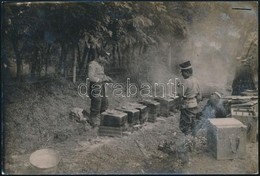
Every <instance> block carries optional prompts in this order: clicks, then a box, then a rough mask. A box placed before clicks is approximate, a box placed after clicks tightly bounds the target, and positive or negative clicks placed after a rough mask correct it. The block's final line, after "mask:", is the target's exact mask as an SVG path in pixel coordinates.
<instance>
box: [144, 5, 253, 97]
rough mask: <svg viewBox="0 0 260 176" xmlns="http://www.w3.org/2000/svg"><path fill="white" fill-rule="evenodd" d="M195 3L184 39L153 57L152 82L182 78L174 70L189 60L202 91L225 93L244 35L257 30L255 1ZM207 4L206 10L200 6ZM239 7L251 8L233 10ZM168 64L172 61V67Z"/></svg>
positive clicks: (235, 66)
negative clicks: (194, 12) (162, 54)
mask: <svg viewBox="0 0 260 176" xmlns="http://www.w3.org/2000/svg"><path fill="white" fill-rule="evenodd" d="M194 3H196V7H198V9H197V12H196V14H194V16H193V22H192V23H190V24H188V25H187V27H188V36H187V39H185V40H183V41H181V42H182V43H181V44H179V45H178V46H177V45H176V46H172V47H171V48H172V50H171V51H169V49H168V46H167V44H166V45H165V46H162V47H163V50H165V52H166V54H165V55H164V56H161V57H159V56H158V58H154V59H152V62H151V63H150V66H151V68H152V69H151V70H150V73H149V74H150V76H151V77H152V80H153V81H154V82H158V80H160V81H166V80H169V78H172V77H181V75H180V74H178V71H177V70H176V69H178V64H179V63H181V62H184V61H187V60H190V61H191V63H192V65H193V68H194V70H193V72H194V75H195V76H196V77H197V78H198V80H199V82H200V85H201V87H202V89H203V91H220V92H222V93H224V94H225V93H227V92H228V91H229V92H230V90H231V85H232V82H233V79H234V76H235V72H236V69H237V67H238V65H239V61H238V60H237V59H236V58H237V57H239V56H241V55H243V52H244V51H243V46H244V42H245V40H246V37H247V35H248V34H249V33H250V32H253V31H256V30H257V25H258V24H257V21H258V20H257V14H258V9H257V3H256V2H198V3H197V2H194ZM206 4H207V7H209V8H208V9H205V8H203V7H205V5H206ZM238 7H240V8H246V9H251V10H235V9H234V8H238ZM201 14H203V15H201ZM177 43H179V41H177ZM169 58H171V61H169ZM163 59H165V61H164V62H162V60H163ZM169 64H172V65H171V68H170V67H169ZM207 86H208V87H214V90H213V89H212V90H209V89H207V88H206V87H207ZM228 89H229V90H228ZM227 90H228V91H227ZM209 94H210V93H209ZM227 94H229V93H227Z"/></svg>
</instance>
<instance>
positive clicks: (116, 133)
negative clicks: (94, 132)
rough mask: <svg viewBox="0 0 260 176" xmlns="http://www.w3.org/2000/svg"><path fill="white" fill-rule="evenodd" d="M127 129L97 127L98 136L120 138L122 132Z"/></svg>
mask: <svg viewBox="0 0 260 176" xmlns="http://www.w3.org/2000/svg"><path fill="white" fill-rule="evenodd" d="M126 130H127V128H126V127H125V126H123V127H108V126H99V128H98V135H99V136H111V137H122V136H123V132H125V131H126Z"/></svg>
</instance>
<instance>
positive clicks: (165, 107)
mask: <svg viewBox="0 0 260 176" xmlns="http://www.w3.org/2000/svg"><path fill="white" fill-rule="evenodd" d="M154 100H156V101H158V102H159V103H160V114H161V116H163V117H169V116H170V111H171V112H176V109H177V105H178V97H164V98H163V97H156V98H154Z"/></svg>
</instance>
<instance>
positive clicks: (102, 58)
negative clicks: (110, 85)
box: [88, 49, 112, 128]
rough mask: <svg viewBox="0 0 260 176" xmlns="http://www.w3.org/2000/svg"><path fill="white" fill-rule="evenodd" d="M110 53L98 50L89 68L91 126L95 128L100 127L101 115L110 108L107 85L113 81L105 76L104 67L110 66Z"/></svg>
mask: <svg viewBox="0 0 260 176" xmlns="http://www.w3.org/2000/svg"><path fill="white" fill-rule="evenodd" d="M109 55H110V53H108V52H106V51H105V50H103V49H99V50H97V56H96V57H95V58H94V60H93V61H91V62H90V63H89V66H88V77H89V81H90V86H89V97H90V99H91V107H90V118H89V121H90V125H91V126H92V127H93V128H94V127H96V126H98V125H99V121H100V113H102V112H104V111H106V109H107V108H108V100H107V97H106V91H105V83H106V82H111V81H112V79H111V78H110V77H109V76H107V75H105V73H104V66H105V65H106V64H108V63H109V62H108V56H109Z"/></svg>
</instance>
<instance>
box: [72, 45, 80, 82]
mask: <svg viewBox="0 0 260 176" xmlns="http://www.w3.org/2000/svg"><path fill="white" fill-rule="evenodd" d="M76 49H77V48H76V47H75V48H74V49H73V57H74V64H73V83H75V82H76V78H77V52H76ZM78 54H79V53H78Z"/></svg>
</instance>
